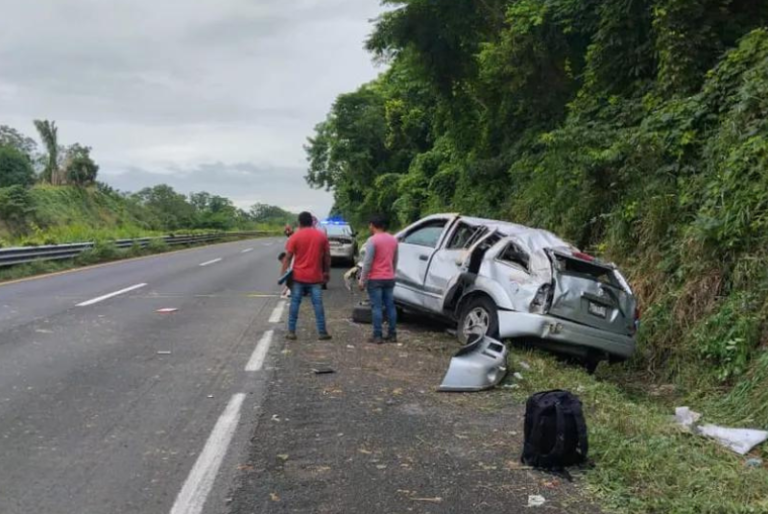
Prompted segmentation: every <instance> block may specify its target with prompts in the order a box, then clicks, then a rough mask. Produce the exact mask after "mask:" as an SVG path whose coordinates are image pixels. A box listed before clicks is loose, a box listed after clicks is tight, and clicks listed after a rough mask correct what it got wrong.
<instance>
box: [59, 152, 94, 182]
mask: <svg viewBox="0 0 768 514" xmlns="http://www.w3.org/2000/svg"><path fill="white" fill-rule="evenodd" d="M65 155H66V157H65V160H64V166H63V167H62V168H63V169H62V172H63V174H64V176H65V177H66V182H67V183H69V184H74V185H76V186H90V185H93V184H94V183H96V175H97V174H98V172H99V166H98V165H97V164H96V163H95V162H94V161H93V159H92V158H91V147H89V146H81V145H80V144H79V143H75V144H74V145H72V146H70V147H69V148H68V149H67V150H66V152H65Z"/></svg>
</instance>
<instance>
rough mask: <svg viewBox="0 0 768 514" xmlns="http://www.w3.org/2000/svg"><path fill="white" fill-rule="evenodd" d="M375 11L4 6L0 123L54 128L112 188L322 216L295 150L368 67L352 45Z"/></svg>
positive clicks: (139, 0) (93, 1)
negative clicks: (86, 152) (89, 158)
mask: <svg viewBox="0 0 768 514" xmlns="http://www.w3.org/2000/svg"><path fill="white" fill-rule="evenodd" d="M379 12H380V7H379V5H378V0H294V1H292V2H285V1H284V0H258V1H257V0H197V1H195V2H189V1H186V0H173V1H168V0H166V1H163V2H157V1H154V0H113V1H111V2H104V1H102V0H36V1H34V2H13V3H12V4H11V5H8V6H5V7H4V9H3V16H2V17H1V18H0V112H2V113H3V119H2V120H0V123H4V124H9V125H12V126H15V127H16V128H18V129H20V130H23V131H24V132H26V133H28V134H30V135H32V134H33V133H34V130H33V127H32V120H33V119H35V118H47V119H54V120H57V121H58V124H59V126H60V130H59V134H60V137H61V139H62V141H63V142H64V143H72V142H75V141H77V142H80V143H83V144H87V145H89V146H92V147H93V148H94V156H95V157H96V158H97V160H98V161H99V163H100V165H101V167H102V178H103V179H104V180H105V181H107V182H108V183H114V184H115V185H118V186H119V187H121V188H122V189H130V190H137V189H140V188H141V187H144V186H147V185H152V184H153V183H159V182H167V183H170V184H171V185H173V186H174V187H176V188H178V189H179V190H180V191H183V192H188V191H197V190H203V189H205V190H208V191H210V192H211V193H215V194H222V195H227V196H230V197H232V198H233V200H235V201H237V202H238V203H239V204H241V205H245V204H247V203H248V202H253V201H269V202H270V203H276V204H279V205H282V206H284V207H291V208H294V209H296V208H301V207H300V206H301V205H302V204H301V203H300V202H307V203H308V205H306V206H305V207H306V208H309V209H311V210H314V211H316V212H322V211H324V210H327V209H328V208H329V207H330V204H331V198H330V195H329V194H328V193H325V192H322V191H312V190H310V189H309V188H308V186H307V185H306V183H305V182H304V179H303V175H304V170H305V160H304V152H303V149H302V145H303V144H304V142H305V139H306V137H307V136H309V135H311V133H312V128H313V127H314V125H315V124H316V123H317V122H319V121H321V120H322V119H323V118H324V116H325V114H326V113H327V111H328V109H329V108H330V105H331V103H332V102H333V100H334V98H335V97H336V95H338V94H339V93H342V92H346V91H349V90H352V89H354V88H356V87H357V86H358V85H360V84H361V83H363V82H366V81H368V80H370V79H372V78H373V77H374V76H375V75H376V73H377V72H378V71H379V70H377V69H376V68H375V67H374V66H373V64H372V63H371V60H370V56H369V55H368V54H366V53H365V51H364V50H363V48H362V46H363V41H364V40H365V38H366V37H367V35H368V33H369V32H370V30H371V26H370V24H369V20H370V19H372V18H374V17H376V16H377V15H378V14H379ZM221 163H223V164H221ZM243 163H245V164H247V165H248V166H250V168H248V166H246V167H243ZM211 166H218V168H217V170H219V171H218V172H217V173H219V176H218V178H217V179H216V180H209V175H207V174H206V173H205V171H206V170H207V171H208V172H210V171H211ZM238 167H240V168H239V169H240V173H244V174H245V175H246V178H248V177H251V178H252V177H253V176H258V177H260V178H259V180H258V182H253V181H250V179H248V180H246V179H243V180H240V181H238V176H237V175H236V174H233V171H232V170H237V169H238ZM136 170H142V172H141V173H136V172H135V171H136ZM185 170H186V171H185ZM190 170H197V171H190ZM220 170H228V171H220ZM244 170H245V171H244ZM131 171H133V173H132V172H131ZM264 173H267V174H269V173H280V176H279V177H273V176H271V175H267V176H266V178H265V176H264ZM287 184H290V187H287Z"/></svg>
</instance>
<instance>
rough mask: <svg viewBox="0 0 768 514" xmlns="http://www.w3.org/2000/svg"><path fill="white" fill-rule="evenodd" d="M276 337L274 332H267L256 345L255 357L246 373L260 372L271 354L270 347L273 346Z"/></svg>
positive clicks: (247, 365) (247, 367)
mask: <svg viewBox="0 0 768 514" xmlns="http://www.w3.org/2000/svg"><path fill="white" fill-rule="evenodd" d="M274 335H275V331H274V330H267V331H266V332H264V335H263V336H261V339H259V342H258V343H257V344H256V348H255V349H254V350H253V355H251V359H250V360H249V361H248V364H246V366H245V371H259V370H260V369H261V367H262V366H263V365H264V359H266V358H267V353H268V352H269V346H270V345H271V344H272V337H273V336H274Z"/></svg>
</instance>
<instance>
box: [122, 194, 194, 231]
mask: <svg viewBox="0 0 768 514" xmlns="http://www.w3.org/2000/svg"><path fill="white" fill-rule="evenodd" d="M133 198H134V199H135V200H136V201H138V202H139V203H140V204H142V205H144V206H146V207H148V208H149V209H151V210H152V211H153V212H154V213H155V215H156V216H157V217H158V219H159V220H160V224H161V227H160V228H161V229H164V230H179V229H182V228H193V227H194V226H195V222H196V220H195V210H194V207H192V205H191V204H190V203H188V202H187V197H186V196H184V195H182V194H180V193H177V192H176V191H174V189H173V188H172V187H171V186H169V185H166V184H160V185H157V186H155V187H147V188H144V189H142V190H141V191H139V192H138V193H135V194H134V195H133Z"/></svg>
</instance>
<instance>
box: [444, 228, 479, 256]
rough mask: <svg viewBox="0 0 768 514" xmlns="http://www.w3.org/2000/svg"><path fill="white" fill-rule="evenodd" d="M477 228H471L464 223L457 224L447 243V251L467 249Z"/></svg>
mask: <svg viewBox="0 0 768 514" xmlns="http://www.w3.org/2000/svg"><path fill="white" fill-rule="evenodd" d="M477 231H478V227H472V226H470V225H467V224H466V223H459V226H458V227H456V230H454V231H453V235H452V236H451V240H450V241H449V242H448V246H447V249H448V250H460V249H462V248H469V246H470V241H472V240H473V239H474V237H473V236H474V235H475V234H476V233H477Z"/></svg>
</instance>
